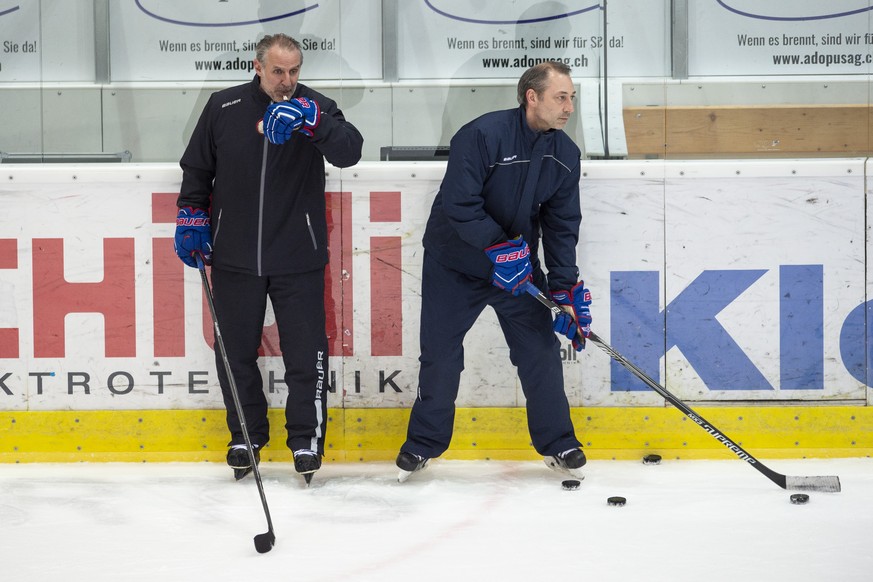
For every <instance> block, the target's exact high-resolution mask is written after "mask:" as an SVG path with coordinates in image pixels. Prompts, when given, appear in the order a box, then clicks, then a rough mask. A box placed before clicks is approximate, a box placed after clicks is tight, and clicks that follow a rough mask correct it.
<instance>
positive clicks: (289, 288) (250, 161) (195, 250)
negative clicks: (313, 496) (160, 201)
mask: <svg viewBox="0 0 873 582" xmlns="http://www.w3.org/2000/svg"><path fill="white" fill-rule="evenodd" d="M255 50H256V55H255V59H254V63H253V64H254V68H255V72H256V75H255V77H254V78H253V79H252V80H251V81H250V82H248V83H245V84H242V85H238V86H235V87H230V88H228V89H224V90H222V91H218V92H216V93H214V94H213V95H212V96H211V97H210V98H209V101H208V103H207V104H206V107H205V108H204V110H203V113H202V114H201V116H200V119H199V121H198V123H197V126H196V128H195V129H194V132H193V134H192V136H191V141H190V142H189V144H188V147H187V149H186V150H185V153H184V154H183V156H182V159H181V161H180V165H181V167H182V171H183V174H182V188H181V193H180V195H179V199H178V202H177V206H178V207H179V215H178V218H177V221H176V238H175V247H176V254H178V255H179V258H180V259H182V261H183V262H184V263H185V264H186V265H188V266H190V267H195V268H196V267H198V262H197V259H198V255H199V257H200V258H201V259H202V260H203V262H204V263H205V264H211V265H212V286H213V293H214V301H215V310H216V315H217V317H218V320H219V322H220V325H221V330H222V337H223V338H224V342H225V347H226V350H227V356H228V360H229V362H230V367H231V370H232V372H233V375H234V379H235V380H236V385H237V388H238V391H239V398H240V403H241V404H242V409H243V411H244V414H245V421H246V426H247V428H248V431H249V433H250V434H249V436H250V439H251V442H252V446H253V447H254V448H255V451H254V454H255V455H254V456H255V458H256V459H259V458H260V449H261V448H263V447H264V446H265V445H266V444H267V442H268V441H269V440H270V427H269V425H268V422H267V399H266V397H265V395H264V391H263V381H262V378H261V372H260V369H259V368H258V348H259V346H260V343H261V336H262V333H263V326H264V316H265V310H266V307H267V298H268V297H269V299H270V301H271V303H272V305H273V311H274V313H275V317H276V324H277V326H278V330H279V347H280V349H281V351H282V361H283V363H284V366H285V377H284V379H285V384H286V385H287V387H288V399H287V402H286V405H285V419H286V424H285V428H286V429H287V432H288V439H287V445H288V447H289V448H290V449H291V451H293V453H294V467H295V469H296V471H297V472H298V473H300V474H302V475H303V476H304V478H305V479H306V482H307V483H309V481H310V480H311V479H312V474H313V473H314V472H315V471H317V470H318V469H319V468H320V467H321V457H322V456H323V455H324V432H325V425H326V420H327V392H328V382H327V378H328V376H327V368H328V344H327V336H326V334H325V307H324V270H325V266H326V265H327V262H328V249H327V219H326V201H325V194H324V160H325V158H326V159H327V161H328V162H330V163H331V164H333V165H334V166H337V167H340V168H346V167H349V166H352V165H354V164H356V163H357V162H358V161H359V160H360V159H361V147H362V145H363V141H364V140H363V137H361V134H360V132H358V130H357V129H356V128H355V127H354V126H353V125H352V124H351V123H349V122H348V121H346V119H345V117H344V116H343V114H342V111H340V109H339V108H338V107H337V104H336V102H334V101H333V100H331V99H329V98H328V97H326V96H324V95H322V94H321V93H318V92H317V91H314V90H312V89H310V88H309V87H307V86H305V85H302V84H300V83H298V77H299V75H300V67H301V66H302V64H303V52H302V50H301V48H300V44H299V43H298V42H297V41H296V40H295V39H293V38H291V37H289V36H287V35H284V34H275V35H268V36H265V37H264V38H263V39H261V41H260V42H258V44H257V46H256V49H255ZM218 352H219V351H218V350H216V363H217V366H216V368H217V372H218V379H219V383H220V385H221V392H222V396H223V397H224V405H225V408H226V409H227V427H228V429H229V431H230V443H229V447H230V449H229V450H228V452H227V464H228V465H230V466H231V467H232V468H233V469H234V476H235V477H236V478H237V479H241V478H242V477H244V476H245V475H246V474H248V473H249V472H250V471H251V470H252V467H251V462H250V460H249V454H248V451H247V450H246V446H245V439H244V438H243V435H242V431H241V426H240V419H239V416H238V414H237V411H236V407H235V406H234V402H233V397H232V393H231V392H230V386H229V383H228V379H227V374H226V371H225V369H224V366H223V365H222V360H221V358H220V355H219V353H218Z"/></svg>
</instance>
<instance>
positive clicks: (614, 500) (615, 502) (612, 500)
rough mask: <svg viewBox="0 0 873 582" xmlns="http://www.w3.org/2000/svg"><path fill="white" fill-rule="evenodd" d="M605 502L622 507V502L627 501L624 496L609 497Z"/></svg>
mask: <svg viewBox="0 0 873 582" xmlns="http://www.w3.org/2000/svg"><path fill="white" fill-rule="evenodd" d="M606 503H607V504H609V505H612V506H614V507H624V504H625V503H627V499H625V498H624V497H610V498H609V499H607V500H606Z"/></svg>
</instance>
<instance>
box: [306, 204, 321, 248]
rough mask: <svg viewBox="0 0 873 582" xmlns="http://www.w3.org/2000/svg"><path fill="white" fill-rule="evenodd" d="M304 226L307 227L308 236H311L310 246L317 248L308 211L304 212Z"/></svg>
mask: <svg viewBox="0 0 873 582" xmlns="http://www.w3.org/2000/svg"><path fill="white" fill-rule="evenodd" d="M306 228H308V229H309V236H310V237H311V238H312V248H313V249H315V250H318V243H317V242H315V232H314V231H313V230H312V221H310V220H309V213H308V212H307V213H306Z"/></svg>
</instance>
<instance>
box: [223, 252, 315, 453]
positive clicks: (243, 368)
mask: <svg viewBox="0 0 873 582" xmlns="http://www.w3.org/2000/svg"><path fill="white" fill-rule="evenodd" d="M212 288H213V295H214V298H215V311H216V314H217V316H218V325H219V327H220V329H221V337H222V339H223V340H224V345H225V348H226V350H227V357H228V361H229V362H230V368H231V370H232V371H233V377H234V380H235V382H236V387H237V392H238V393H239V399H240V404H241V405H242V409H243V411H244V413H245V419H246V428H247V429H248V432H249V437H250V438H251V441H252V444H255V445H259V446H261V447H263V446H264V445H266V444H267V442H268V441H269V440H270V426H269V423H268V421H267V398H266V396H265V394H264V386H263V379H262V376H261V370H260V368H259V367H258V348H259V347H260V345H261V337H262V334H263V329H264V315H265V313H266V308H267V298H268V297H269V299H270V302H271V303H272V305H273V313H274V314H275V317H276V326H277V328H278V330H279V349H280V350H281V352H282V362H283V364H284V365H285V376H284V380H285V384H286V386H287V388H288V398H287V400H286V402H285V428H286V429H287V432H288V440H287V445H288V448H290V449H291V450H292V451H296V450H299V449H311V450H313V451H317V452H318V453H320V454H324V431H325V425H326V422H327V392H328V344H327V336H326V334H325V331H324V321H325V315H324V270H319V271H312V272H308V273H296V274H293V275H282V276H273V277H259V276H257V275H249V274H245V273H237V272H233V271H225V270H220V269H216V268H213V269H212ZM215 358H216V368H217V372H218V380H219V383H220V384H221V393H222V396H223V397H224V406H225V408H226V409H227V428H228V429H229V430H230V435H231V440H230V444H232V445H233V444H243V443H245V439H244V438H243V436H242V429H241V427H240V419H239V415H238V414H237V411H236V406H235V405H234V402H233V396H232V395H231V392H230V386H229V384H228V379H227V374H226V372H225V367H224V362H223V361H222V359H221V353H220V350H219V349H218V346H217V345H216V346H215Z"/></svg>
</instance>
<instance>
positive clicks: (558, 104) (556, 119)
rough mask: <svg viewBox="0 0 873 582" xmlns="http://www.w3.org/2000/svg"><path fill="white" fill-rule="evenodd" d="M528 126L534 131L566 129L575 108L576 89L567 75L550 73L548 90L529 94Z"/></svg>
mask: <svg viewBox="0 0 873 582" xmlns="http://www.w3.org/2000/svg"><path fill="white" fill-rule="evenodd" d="M526 97H527V124H528V126H529V127H530V128H531V129H533V130H534V131H548V130H550V129H564V126H565V125H567V121H569V119H570V114H572V113H573V110H574V109H575V107H574V106H573V100H574V99H575V98H576V89H574V88H573V81H572V79H570V77H569V76H567V75H561V74H560V73H555V72H554V71H549V76H548V81H547V83H546V89H545V90H544V91H543V94H542V95H537V94H536V92H535V91H534V90H533V89H528V92H527V95H526Z"/></svg>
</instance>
